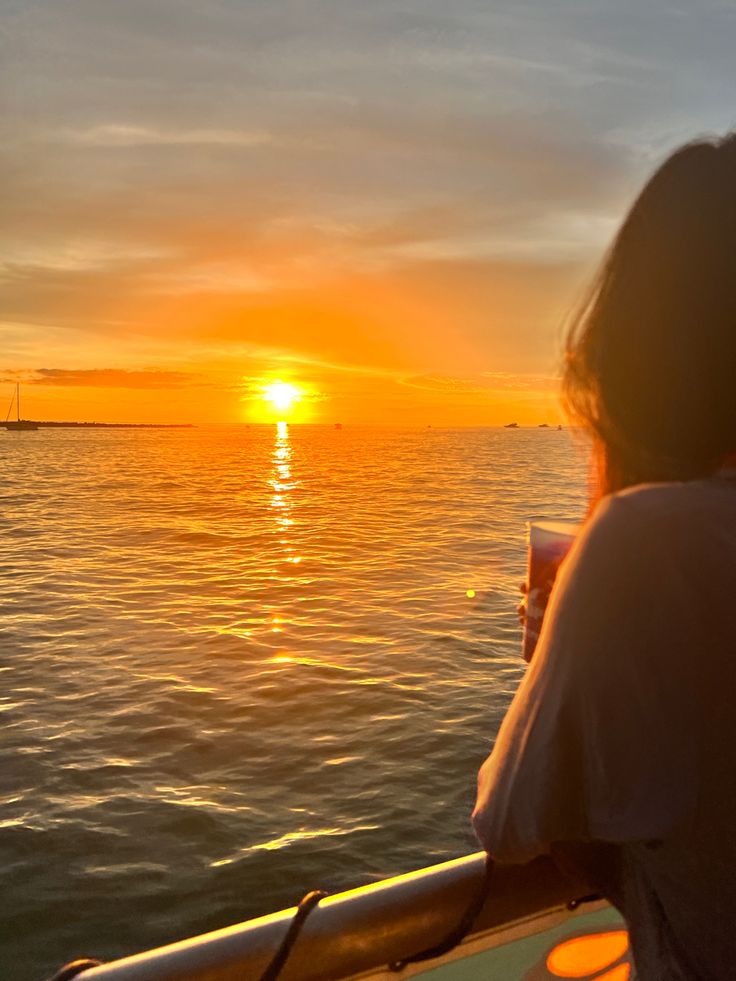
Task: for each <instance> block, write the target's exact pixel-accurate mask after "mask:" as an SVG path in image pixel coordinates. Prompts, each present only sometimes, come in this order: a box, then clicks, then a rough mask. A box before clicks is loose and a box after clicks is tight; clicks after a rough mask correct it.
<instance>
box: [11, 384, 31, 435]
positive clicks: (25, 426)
mask: <svg viewBox="0 0 736 981" xmlns="http://www.w3.org/2000/svg"><path fill="white" fill-rule="evenodd" d="M13 402H15V411H16V417H17V418H16V420H15V422H11V421H9V419H8V416H9V415H10V413H11V412H12V411H13ZM3 425H4V426H5V428H6V429H10V430H12V431H13V432H20V431H22V430H26V431H29V430H35V429H38V426H37V425H36V423H35V422H31V421H30V420H29V419H21V417H20V383H19V382H16V383H15V395H14V396H13V398H12V399H11V400H10V408H9V409H8V415H7V416H5V422H4V423H3Z"/></svg>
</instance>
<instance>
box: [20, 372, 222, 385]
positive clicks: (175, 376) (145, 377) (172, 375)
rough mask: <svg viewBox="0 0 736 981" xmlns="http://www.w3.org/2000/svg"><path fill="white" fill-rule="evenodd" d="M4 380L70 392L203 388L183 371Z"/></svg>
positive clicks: (58, 374) (42, 374)
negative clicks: (79, 390)
mask: <svg viewBox="0 0 736 981" xmlns="http://www.w3.org/2000/svg"><path fill="white" fill-rule="evenodd" d="M21 376H22V377H21ZM2 380H3V381H16V380H18V381H22V382H23V383H24V384H26V385H53V386H62V387H68V388H82V387H83V388H148V389H160V388H171V389H174V388H189V387H191V386H194V385H201V384H203V380H202V378H201V376H198V375H196V374H190V373H187V372H183V371H164V370H158V369H150V370H147V371H136V370H127V369H121V368H85V369H75V368H71V369H69V368H36V369H35V370H34V371H33V372H5V373H4V377H3V379H2Z"/></svg>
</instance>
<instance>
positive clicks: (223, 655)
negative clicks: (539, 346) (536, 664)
mask: <svg viewBox="0 0 736 981" xmlns="http://www.w3.org/2000/svg"><path fill="white" fill-rule="evenodd" d="M0 461H1V466H2V471H1V477H2V484H1V486H0V497H1V498H2V508H1V509H0V529H1V532H2V537H3V549H2V553H1V555H0V586H1V589H0V626H1V632H0V672H1V673H0V678H1V679H2V682H3V684H2V687H1V688H0V717H1V718H2V719H3V721H4V731H3V740H2V745H1V746H0V865H1V867H2V870H3V871H2V883H3V903H2V912H1V913H0V917H1V923H0V959H1V960H2V977H3V978H4V979H6V981H16V979H18V981H34V979H40V978H41V977H43V976H44V974H45V972H47V971H49V970H50V969H51V968H53V967H56V966H58V965H59V964H60V963H62V962H64V961H65V960H69V959H71V958H72V957H73V956H78V955H80V954H89V955H94V956H98V957H100V958H102V959H108V958H113V957H116V956H120V955H122V954H125V953H132V952H134V951H137V950H140V949H145V948H147V947H150V946H153V945H158V944H161V943H165V942H169V941H172V940H175V939H179V938H181V937H184V936H187V935H191V934H194V933H199V932H201V931H204V930H209V929H214V928H216V927H219V926H225V925H227V924H230V923H233V922H237V921H238V920H241V919H243V918H246V917H250V916H254V915H258V914H261V913H265V912H270V911H272V910H274V909H278V908H281V907H283V906H287V905H291V904H292V903H294V902H295V901H296V900H297V899H298V898H299V897H300V896H301V895H302V894H303V893H304V892H305V891H306V890H307V889H309V888H314V887H321V888H323V889H326V890H328V891H334V890H339V889H343V888H347V887H350V886H354V885H359V884H362V883H365V882H369V881H372V880H375V879H378V878H382V877H384V876H387V875H392V874H395V873H399V872H403V871H407V870H409V869H414V868H419V867H421V866H424V865H428V864H432V863H434V862H438V861H443V860H445V859H448V858H452V857H455V856H458V855H461V854H464V853H466V852H468V851H473V850H475V849H476V845H475V843H474V839H473V837H472V833H471V832H470V829H469V824H468V813H469V810H470V808H471V805H472V801H473V796H474V782H475V773H476V770H477V768H478V765H479V763H480V762H481V761H482V759H483V758H484V756H485V754H486V752H487V749H488V746H489V743H490V741H491V740H492V738H493V736H494V734H495V732H496V730H497V728H498V725H499V722H500V719H501V718H502V716H503V712H504V709H505V707H506V706H507V704H508V702H509V699H510V698H511V695H512V694H513V692H514V690H515V688H516V686H517V684H518V681H519V679H520V677H521V675H522V671H523V664H522V662H521V661H520V658H519V654H518V652H519V642H520V638H519V631H518V627H517V623H516V616H515V607H516V604H517V600H518V592H517V587H518V583H519V581H520V580H521V579H522V578H523V572H524V561H525V546H524V522H525V521H527V520H529V519H532V518H536V517H543V516H544V517H549V516H556V517H571V518H578V517H580V515H581V513H582V511H583V506H584V493H585V477H586V465H585V461H584V458H583V455H582V451H581V449H580V447H579V446H577V445H576V444H575V443H574V441H573V439H572V438H571V437H570V435H569V434H568V433H567V432H562V433H560V432H557V431H555V430H543V429H539V430H536V429H535V430H518V431H513V430H503V429H501V430H496V429H476V430H473V429H465V430H435V429H426V430H400V429H370V428H350V427H346V428H345V429H343V430H340V431H338V430H334V429H332V428H326V427H316V426H314V427H312V426H300V427H297V426H292V427H288V428H287V427H286V426H285V425H284V424H279V426H278V427H274V426H263V427H250V428H246V427H222V428H214V427H213V428H209V427H207V428H205V427H203V428H199V429H192V430H107V431H106V430H90V431H75V430H58V431H53V430H45V431H44V430H42V431H39V432H37V433H5V432H0ZM468 590H474V591H475V596H474V597H473V598H469V597H468V595H467V591H468Z"/></svg>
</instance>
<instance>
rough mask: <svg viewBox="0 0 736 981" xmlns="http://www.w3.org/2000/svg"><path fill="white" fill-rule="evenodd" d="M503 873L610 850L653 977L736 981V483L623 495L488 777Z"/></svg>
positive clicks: (598, 534)
mask: <svg viewBox="0 0 736 981" xmlns="http://www.w3.org/2000/svg"><path fill="white" fill-rule="evenodd" d="M473 824H474V826H475V830H476V833H477V835H478V837H479V839H480V841H481V843H482V844H483V846H484V847H485V848H486V850H487V851H488V852H490V854H491V855H493V856H494V857H495V858H496V859H497V860H498V861H500V862H523V861H527V860H528V859H531V858H533V857H534V856H536V855H539V854H544V853H546V852H548V851H549V850H550V846H551V845H552V843H554V842H608V843H613V844H614V846H615V853H616V856H617V867H618V870H619V871H618V878H617V881H616V882H615V883H614V882H611V883H610V889H609V891H608V894H609V895H610V896H611V898H612V899H613V900H614V901H615V902H616V905H618V906H619V908H621V909H622V911H623V913H624V915H625V916H626V919H627V921H628V924H629V928H630V931H631V938H632V947H633V951H634V955H635V958H636V962H637V970H638V976H639V977H640V978H641V979H646V981H650V979H651V981H670V979H672V981H674V979H677V981H680V979H688V981H693V979H697V978H703V979H706V978H707V979H718V981H721V979H727V978H728V979H731V978H736V480H734V479H728V478H725V477H718V476H716V477H713V478H711V479H708V480H700V481H691V482H687V483H669V484H648V485H642V486H639V487H634V488H630V489H628V490H626V491H623V492H621V493H618V494H614V495H611V496H609V497H607V498H605V499H604V500H603V501H601V503H600V504H599V505H598V506H597V508H596V510H595V512H594V513H593V515H592V517H591V518H590V519H589V521H588V522H587V523H586V525H585V526H584V528H583V530H582V532H581V535H580V537H579V539H578V541H577V542H576V543H575V545H574V546H573V549H572V551H571V552H570V554H569V556H568V557H567V559H566V560H565V561H564V562H563V564H562V567H561V569H560V572H559V575H558V579H557V582H556V584H555V587H554V589H553V591H552V596H551V597H550V604H549V608H548V610H547V614H546V616H545V620H544V625H543V628H542V633H541V636H540V638H539V643H538V645H537V650H536V652H535V655H534V658H533V660H532V663H531V665H530V667H529V670H528V671H527V674H526V676H525V677H524V679H523V681H522V682H521V684H520V686H519V689H518V691H517V693H516V696H515V698H514V700H513V702H512V704H511V706H510V708H509V711H508V713H507V715H506V717H505V719H504V722H503V725H502V726H501V730H500V732H499V734H498V738H497V740H496V743H495V746H494V749H493V752H492V753H491V755H490V757H489V758H488V759H487V760H486V762H485V763H484V765H483V767H482V769H481V771H480V774H479V778H478V800H477V803H476V807H475V811H474V813H473Z"/></svg>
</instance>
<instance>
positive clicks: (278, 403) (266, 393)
mask: <svg viewBox="0 0 736 981" xmlns="http://www.w3.org/2000/svg"><path fill="white" fill-rule="evenodd" d="M263 398H264V399H265V400H266V401H267V402H270V403H271V404H272V405H273V406H274V408H276V409H278V410H279V411H280V412H288V411H289V409H291V407H292V406H293V405H294V403H295V402H298V401H299V399H300V398H301V392H300V391H299V389H298V388H297V387H296V386H295V385H290V384H289V383H288V382H282V381H275V382H272V383H271V384H270V385H266V387H265V389H264V390H263Z"/></svg>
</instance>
